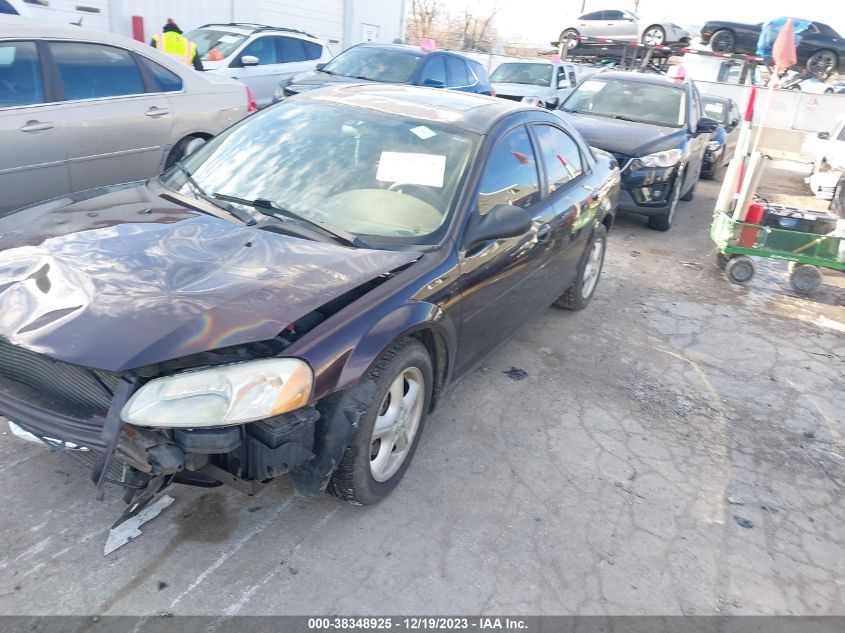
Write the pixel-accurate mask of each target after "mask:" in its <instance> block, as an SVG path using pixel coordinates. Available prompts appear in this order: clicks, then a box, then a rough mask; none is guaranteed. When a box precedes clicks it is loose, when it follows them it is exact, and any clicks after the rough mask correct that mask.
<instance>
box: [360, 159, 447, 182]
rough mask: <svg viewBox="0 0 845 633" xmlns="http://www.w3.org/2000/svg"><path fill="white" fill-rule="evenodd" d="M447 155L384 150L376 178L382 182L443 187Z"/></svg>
mask: <svg viewBox="0 0 845 633" xmlns="http://www.w3.org/2000/svg"><path fill="white" fill-rule="evenodd" d="M445 173H446V157H445V156H440V155H438V154H411V153H405V152H382V153H381V160H380V161H379V164H378V172H377V173H376V178H377V179H378V180H380V181H382V182H401V183H406V184H409V185H428V186H429V187H442V186H443V176H444V174H445Z"/></svg>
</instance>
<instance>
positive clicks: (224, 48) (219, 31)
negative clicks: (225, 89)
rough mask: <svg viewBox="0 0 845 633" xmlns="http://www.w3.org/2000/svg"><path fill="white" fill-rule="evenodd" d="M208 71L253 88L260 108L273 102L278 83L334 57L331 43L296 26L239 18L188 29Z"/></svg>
mask: <svg viewBox="0 0 845 633" xmlns="http://www.w3.org/2000/svg"><path fill="white" fill-rule="evenodd" d="M185 37H187V38H188V39H189V40H191V41H192V42H194V44H196V45H197V52H198V53H199V55H200V57H201V58H202V65H203V68H205V70H206V71H208V72H210V73H214V74H216V75H221V76H223V77H232V78H233V79H239V80H240V81H242V82H244V83H245V84H246V85H247V86H249V87H250V88H252V91H253V93H254V94H255V100H256V101H257V103H258V107H259V108H263V107H265V106H268V105H270V104H271V103H273V93H274V92H275V90H276V87H277V86H278V85H279V83H282V82H284V83H286V82H287V80H288V79H290V78H291V77H293V76H294V75H297V74H299V73H304V72H307V71H309V70H314V69H315V68H317V65H318V64H325V63H326V62H327V61H329V60H330V59H331V58H332V54H331V51H330V50H329V47H328V46H326V45H325V44H324V43H323V42H321V41H320V40H319V39H317V38H316V37H314V36H313V35H309V34H308V33H305V32H304V31H299V30H296V29H287V28H283V27H276V26H263V25H261V24H248V23H242V22H236V23H231V24H206V25H205V26H201V27H200V28H198V29H195V30H193V31H191V32H190V33H186V34H185Z"/></svg>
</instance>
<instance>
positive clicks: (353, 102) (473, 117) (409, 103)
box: [291, 84, 538, 134]
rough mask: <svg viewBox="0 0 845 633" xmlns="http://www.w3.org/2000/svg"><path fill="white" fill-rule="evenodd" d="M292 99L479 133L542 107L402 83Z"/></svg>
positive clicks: (332, 90) (316, 92)
mask: <svg viewBox="0 0 845 633" xmlns="http://www.w3.org/2000/svg"><path fill="white" fill-rule="evenodd" d="M291 99H292V100H293V99H296V100H306V101H312V100H313V101H322V102H326V103H333V104H339V105H345V106H350V107H355V108H364V109H367V110H374V111H378V112H382V113H384V114H391V115H398V116H404V117H409V118H412V119H419V120H420V121H423V122H429V123H432V124H440V125H450V126H454V127H459V128H462V129H465V130H467V131H469V132H474V133H476V134H486V133H487V132H489V131H490V129H491V128H492V127H493V126H494V125H495V124H496V123H497V122H498V121H499V120H500V119H502V117H504V116H506V115H508V114H512V113H514V112H537V111H538V109H537V108H536V107H535V106H526V105H522V104H520V103H518V102H515V101H508V100H505V99H497V98H496V97H488V96H485V95H479V94H474V93H469V92H458V91H456V90H444V89H442V88H420V87H418V86H406V85H401V84H400V85H394V84H390V85H381V84H363V85H360V84H357V85H352V86H339V87H330V88H323V89H320V90H314V91H308V92H304V93H300V94H299V95H297V96H296V97H292V98H291Z"/></svg>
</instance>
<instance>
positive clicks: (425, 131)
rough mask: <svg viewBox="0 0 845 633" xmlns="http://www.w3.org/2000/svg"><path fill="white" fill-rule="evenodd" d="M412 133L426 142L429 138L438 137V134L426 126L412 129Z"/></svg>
mask: <svg viewBox="0 0 845 633" xmlns="http://www.w3.org/2000/svg"><path fill="white" fill-rule="evenodd" d="M411 132H413V133H414V134H416V135H417V136H419V137H420V138H421V139H422V140H426V139H427V138H431V137H432V136H437V132H435V131H434V130H432V129H431V128H429V127H426V126H425V125H419V126H417V127H412V128H411Z"/></svg>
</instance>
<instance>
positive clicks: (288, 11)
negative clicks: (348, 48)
mask: <svg viewBox="0 0 845 633" xmlns="http://www.w3.org/2000/svg"><path fill="white" fill-rule="evenodd" d="M343 4H344V2H343V0H309V1H308V2H301V1H300V2H296V1H291V0H258V20H257V21H258V22H261V23H262V24H269V25H271V26H284V27H287V28H292V29H301V30H303V31H306V32H308V33H311V34H312V35H316V36H317V37H319V38H321V39H323V40H325V41H327V42H329V44H331V48H332V50H333V51H334V52H335V53H339V52H340V51H341V50H342V44H341V43H342V42H343Z"/></svg>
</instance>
